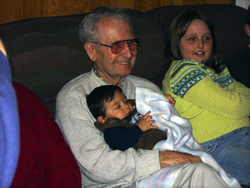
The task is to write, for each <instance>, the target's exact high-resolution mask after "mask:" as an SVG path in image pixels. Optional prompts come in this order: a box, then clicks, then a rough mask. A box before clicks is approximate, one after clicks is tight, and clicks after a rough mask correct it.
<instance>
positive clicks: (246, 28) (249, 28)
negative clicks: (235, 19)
mask: <svg viewBox="0 0 250 188" xmlns="http://www.w3.org/2000/svg"><path fill="white" fill-rule="evenodd" d="M244 29H245V32H246V34H247V35H248V36H249V37H250V25H248V24H245V26H244Z"/></svg>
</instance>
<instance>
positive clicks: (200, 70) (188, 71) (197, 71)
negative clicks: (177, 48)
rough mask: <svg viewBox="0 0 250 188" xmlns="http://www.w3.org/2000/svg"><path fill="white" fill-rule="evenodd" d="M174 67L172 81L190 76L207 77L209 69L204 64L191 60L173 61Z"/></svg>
mask: <svg viewBox="0 0 250 188" xmlns="http://www.w3.org/2000/svg"><path fill="white" fill-rule="evenodd" d="M172 63H173V66H172V69H171V73H170V75H171V79H174V78H178V77H182V78H183V77H184V76H188V75H190V76H191V75H206V72H207V71H208V67H207V66H205V65H204V64H203V63H201V62H199V61H196V60H191V59H182V60H178V61H173V62H172Z"/></svg>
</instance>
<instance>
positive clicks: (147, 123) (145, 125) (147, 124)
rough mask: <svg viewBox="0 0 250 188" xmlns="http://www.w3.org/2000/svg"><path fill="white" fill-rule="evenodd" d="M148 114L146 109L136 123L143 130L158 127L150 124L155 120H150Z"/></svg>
mask: <svg viewBox="0 0 250 188" xmlns="http://www.w3.org/2000/svg"><path fill="white" fill-rule="evenodd" d="M149 114H150V111H148V112H147V113H146V114H145V116H143V117H142V118H141V120H140V121H139V123H138V126H139V127H140V129H141V130H142V131H143V132H145V131H147V130H149V129H158V127H156V126H153V125H152V124H153V123H154V122H155V120H152V116H150V115H149Z"/></svg>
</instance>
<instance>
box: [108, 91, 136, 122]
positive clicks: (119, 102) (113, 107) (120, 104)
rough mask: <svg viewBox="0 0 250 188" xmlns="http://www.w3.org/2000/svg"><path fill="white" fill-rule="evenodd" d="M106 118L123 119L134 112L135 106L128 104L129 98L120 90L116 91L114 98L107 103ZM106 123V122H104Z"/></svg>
mask: <svg viewBox="0 0 250 188" xmlns="http://www.w3.org/2000/svg"><path fill="white" fill-rule="evenodd" d="M105 108H106V117H105V119H106V118H118V119H123V118H125V117H126V116H128V115H129V114H130V113H131V111H133V106H132V105H131V104H130V103H128V102H127V97H126V96H125V95H124V93H123V92H120V91H119V90H116V91H115V94H114V98H113V100H112V101H110V102H106V103H105ZM104 122H105V120H104Z"/></svg>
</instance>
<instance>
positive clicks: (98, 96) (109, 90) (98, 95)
mask: <svg viewBox="0 0 250 188" xmlns="http://www.w3.org/2000/svg"><path fill="white" fill-rule="evenodd" d="M116 90H118V91H120V92H122V89H121V88H120V87H119V86H116V85H103V86H100V87H97V88H95V89H94V90H93V91H92V92H91V93H90V94H89V95H87V97H86V100H87V105H88V108H89V110H90V112H91V113H92V115H93V116H94V117H95V119H97V118H98V117H99V116H103V117H105V115H106V108H105V103H106V102H110V101H112V100H113V98H114V95H115V91H116Z"/></svg>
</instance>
